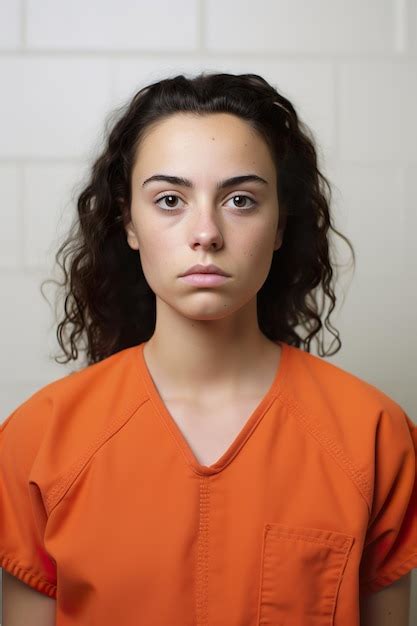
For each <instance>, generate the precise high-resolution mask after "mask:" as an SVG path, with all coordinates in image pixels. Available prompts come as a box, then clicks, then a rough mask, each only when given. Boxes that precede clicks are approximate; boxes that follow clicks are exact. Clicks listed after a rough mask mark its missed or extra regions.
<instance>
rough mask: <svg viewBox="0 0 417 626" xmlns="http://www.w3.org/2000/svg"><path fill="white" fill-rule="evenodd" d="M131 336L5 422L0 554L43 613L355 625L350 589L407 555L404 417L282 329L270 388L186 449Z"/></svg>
mask: <svg viewBox="0 0 417 626" xmlns="http://www.w3.org/2000/svg"><path fill="white" fill-rule="evenodd" d="M144 345H145V343H141V344H139V345H136V346H133V347H131V348H127V349H124V350H122V351H120V352H118V353H116V354H114V355H112V356H110V357H108V358H106V359H104V360H103V361H101V362H99V363H95V364H93V365H90V366H88V367H86V368H84V369H82V370H80V371H77V372H74V373H71V374H67V375H66V376H64V377H62V378H60V379H58V380H55V381H53V382H51V383H49V384H47V385H46V386H45V387H42V388H41V389H40V390H38V391H36V392H35V393H34V394H33V395H32V396H30V397H29V398H28V399H27V400H26V401H24V402H23V403H22V404H21V405H19V406H18V407H17V408H16V409H15V410H14V411H13V412H12V413H11V414H10V415H9V417H7V418H6V419H5V420H4V421H3V424H2V429H1V434H0V565H1V567H3V568H4V569H5V570H7V571H9V572H10V573H11V574H13V575H14V576H16V577H18V578H20V579H21V580H22V581H23V582H25V583H26V584H28V585H30V586H31V587H33V588H34V589H37V590H38V591H39V592H40V593H43V594H46V595H48V596H51V597H53V598H56V624H57V626H75V625H77V626H115V625H116V624H117V625H120V626H138V625H140V626H258V625H274V626H277V625H285V626H286V625H288V626H359V594H360V593H361V592H362V593H372V592H377V591H378V590H380V589H382V588H383V587H384V586H386V585H389V584H390V583H392V582H394V581H395V580H397V579H398V578H400V577H401V576H403V575H404V574H406V573H408V572H409V571H410V570H411V569H412V568H414V567H417V480H416V451H417V427H416V425H415V424H414V423H413V422H412V421H411V419H410V418H409V417H408V416H407V414H406V413H405V412H404V410H403V409H402V408H401V407H400V406H399V405H398V404H397V403H396V402H395V401H394V400H393V399H391V398H390V397H389V396H387V395H386V394H384V393H383V392H382V391H381V390H379V389H378V388H376V387H374V386H373V385H371V384H369V383H367V382H365V381H364V380H361V379H360V378H358V377H356V376H354V375H353V374H351V373H349V372H347V371H345V370H343V369H341V368H339V367H338V366H336V365H334V364H331V363H329V362H327V361H326V360H325V359H324V358H320V357H318V356H315V355H313V354H309V353H307V352H304V351H303V350H301V349H299V348H296V347H294V346H289V345H288V344H285V343H281V345H282V349H283V352H282V358H281V361H280V364H279V367H278V368H277V372H276V375H275V379H274V382H273V384H272V386H271V387H270V389H269V391H268V392H267V393H266V395H265V396H264V397H263V399H262V401H261V402H260V403H259V405H258V406H257V408H256V409H255V410H254V411H253V413H252V414H251V416H250V417H249V418H248V420H247V421H246V423H245V424H244V426H243V428H242V429H241V431H240V432H239V434H238V435H237V437H236V438H235V440H234V441H233V442H231V444H230V446H229V447H228V449H227V450H226V451H225V452H224V454H223V455H222V456H221V457H220V458H219V459H218V461H217V462H216V463H214V464H212V465H210V466H204V465H200V464H199V463H198V462H197V460H196V458H195V456H194V454H193V452H192V450H191V448H190V446H189V445H188V443H187V441H186V439H185V437H184V436H183V435H182V432H181V431H180V429H179V427H178V426H177V424H176V422H175V421H174V419H173V418H172V416H171V415H170V413H169V412H168V410H167V408H166V406H165V405H164V403H163V401H162V399H161V396H160V395H159V393H158V390H157V388H156V386H155V384H154V382H153V379H152V377H151V375H150V372H149V370H148V368H147V365H146V362H145V359H144V355H143V347H144ZM215 410H216V407H215V406H214V407H213V411H215Z"/></svg>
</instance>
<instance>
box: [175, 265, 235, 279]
mask: <svg viewBox="0 0 417 626" xmlns="http://www.w3.org/2000/svg"><path fill="white" fill-rule="evenodd" d="M189 274H219V275H220V276H229V274H227V273H226V272H225V271H223V270H222V269H221V268H220V267H217V265H212V264H210V265H200V264H198V265H193V266H192V267H190V268H189V269H188V270H187V271H186V272H184V274H181V276H188V275H189Z"/></svg>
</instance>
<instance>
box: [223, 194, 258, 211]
mask: <svg viewBox="0 0 417 626" xmlns="http://www.w3.org/2000/svg"><path fill="white" fill-rule="evenodd" d="M235 198H239V201H240V200H242V199H243V198H245V199H247V200H250V201H251V202H252V204H251V205H250V206H249V207H246V208H244V207H242V206H235V207H234V208H235V209H237V210H238V211H241V212H242V213H245V212H246V213H247V212H248V211H250V210H251V209H253V208H254V207H255V206H256V204H257V202H256V200H254V199H253V198H251V197H250V196H245V195H243V194H235V195H234V196H232V197H231V198H229V200H235Z"/></svg>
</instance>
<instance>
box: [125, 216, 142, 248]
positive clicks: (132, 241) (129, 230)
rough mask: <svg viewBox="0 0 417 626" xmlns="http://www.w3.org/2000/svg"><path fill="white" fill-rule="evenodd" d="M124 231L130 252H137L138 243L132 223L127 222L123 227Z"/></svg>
mask: <svg viewBox="0 0 417 626" xmlns="http://www.w3.org/2000/svg"><path fill="white" fill-rule="evenodd" d="M125 231H126V235H127V243H128V244H129V246H130V247H131V248H132V250H139V242H138V239H137V236H136V233H135V229H134V227H133V223H132V222H129V223H128V224H126V225H125Z"/></svg>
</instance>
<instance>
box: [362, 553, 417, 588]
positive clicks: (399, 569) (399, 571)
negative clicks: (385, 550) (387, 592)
mask: <svg viewBox="0 0 417 626" xmlns="http://www.w3.org/2000/svg"><path fill="white" fill-rule="evenodd" d="M415 567H417V552H414V553H413V554H412V555H411V556H409V558H408V559H406V560H405V561H403V562H402V563H400V564H399V565H397V566H396V567H395V568H394V569H391V570H390V571H389V572H387V573H386V572H383V573H381V574H379V575H378V576H376V577H375V578H372V579H371V580H365V581H360V582H359V589H360V591H361V592H362V593H365V594H368V593H373V592H376V591H380V590H381V589H383V588H384V587H388V585H392V583H394V582H396V581H397V580H399V579H400V578H401V577H402V576H405V575H406V574H408V572H410V571H411V570H413V569H414V568H415Z"/></svg>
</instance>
